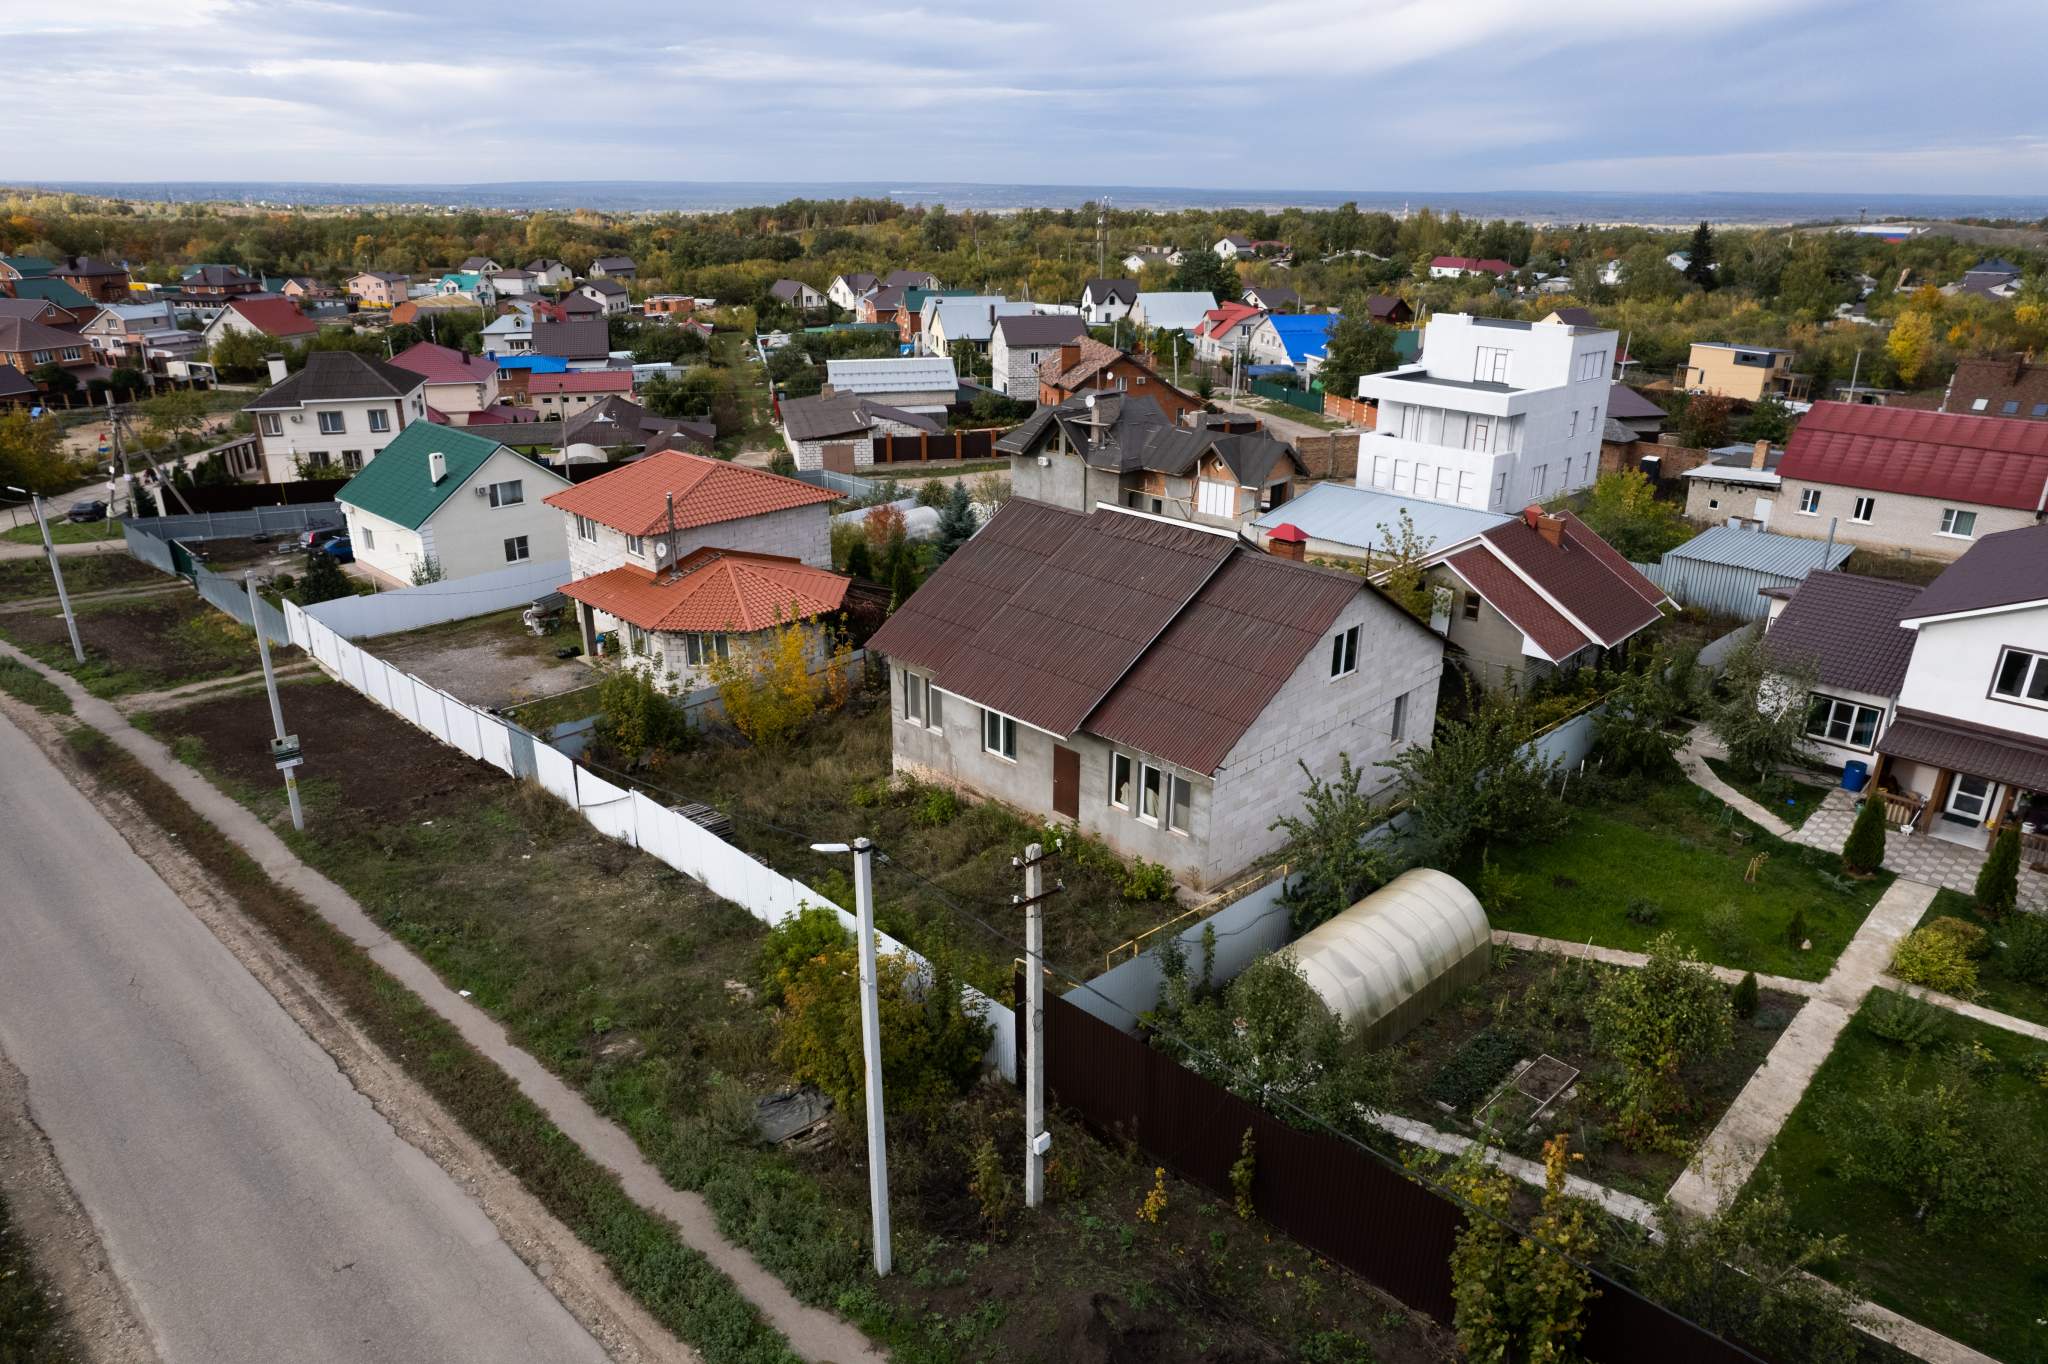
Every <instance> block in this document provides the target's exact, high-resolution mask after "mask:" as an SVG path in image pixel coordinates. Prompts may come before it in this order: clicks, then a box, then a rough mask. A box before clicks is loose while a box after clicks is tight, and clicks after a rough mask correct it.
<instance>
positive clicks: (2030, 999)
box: [1920, 890, 2048, 1026]
mask: <svg viewBox="0 0 2048 1364" xmlns="http://www.w3.org/2000/svg"><path fill="white" fill-rule="evenodd" d="M1975 906H1976V902H1975V901H1973V900H1972V899H1971V898H1970V897H1969V896H1967V895H1964V894H1963V893H1961V892H1960V891H1954V890H1942V891H1937V892H1936V893H1935V896H1934V903H1933V904H1931V905H1929V906H1927V913H1926V914H1924V915H1922V916H1921V919H1920V922H1921V923H1923V924H1926V923H1931V922H1933V921H1934V920H1935V919H1938V918H1940V917H1941V916H1942V915H1944V914H1946V915H1951V916H1953V917H1955V918H1958V919H1961V920H1963V921H1964V922H1965V923H1972V924H1976V925H1978V926H1979V927H1980V928H1982V929H1984V931H1985V932H1986V933H1987V934H1989V935H1990V938H1991V943H1992V947H1991V950H1990V952H1988V953H1986V954H1985V956H1984V958H1983V960H1981V961H1979V962H1978V963H1977V993H1976V994H1975V995H1974V996H1972V1002H1973V1003H1977V1004H1982V1005H1983V1006H1984V1007H1985V1008H1987V1009H1996V1010H1998V1011H1999V1012H2000V1013H2002V1014H2011V1015H2012V1016H2013V1017H2014V1018H2024V1019H2026V1020H2027V1021H2028V1022H2030V1023H2040V1024H2042V1025H2044V1026H2048V985H2036V984H2033V983H2032V982H2030V981H2024V980H2016V979H2014V978H2013V977H2012V976H2009V975H2007V974H2006V973H2005V972H2004V971H2003V970H2002V969H2001V959H2002V957H2003V953H2002V952H2001V950H2000V949H1999V947H1998V940H1999V930H1998V925H1996V924H1987V923H1985V922H1984V921H1983V920H1982V919H1980V918H1978V917H1977V910H1976V907H1975Z"/></svg>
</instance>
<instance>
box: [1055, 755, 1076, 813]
mask: <svg viewBox="0 0 2048 1364" xmlns="http://www.w3.org/2000/svg"><path fill="white" fill-rule="evenodd" d="M1052 810H1053V813H1054V814H1056V815H1065V816H1066V817H1067V818H1068V819H1079V818H1080V817H1081V755H1080V754H1078V753H1076V752H1075V751H1074V750H1073V749H1071V748H1061V747H1060V746H1059V745H1058V744H1054V745H1053V750H1052Z"/></svg>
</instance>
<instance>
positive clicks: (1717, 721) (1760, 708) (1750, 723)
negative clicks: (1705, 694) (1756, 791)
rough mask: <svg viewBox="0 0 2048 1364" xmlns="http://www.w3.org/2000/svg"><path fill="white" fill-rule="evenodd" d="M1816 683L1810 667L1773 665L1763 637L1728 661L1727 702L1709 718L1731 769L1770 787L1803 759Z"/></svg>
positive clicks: (1748, 641)
mask: <svg viewBox="0 0 2048 1364" xmlns="http://www.w3.org/2000/svg"><path fill="white" fill-rule="evenodd" d="M1813 681H1814V669H1813V665H1812V663H1811V661H1793V660H1782V661H1781V660H1777V659H1773V658H1772V657H1771V655H1770V653H1769V651H1768V650H1767V648H1766V647H1765V644H1764V638H1763V635H1762V634H1761V633H1756V634H1752V635H1751V636H1750V637H1749V638H1748V639H1746V640H1744V641H1743V643H1742V645H1741V647H1739V648H1737V649H1736V650H1735V651H1734V652H1733V653H1731V654H1730V655H1729V656H1728V663H1727V666H1726V667H1725V668H1723V669H1722V672H1721V683H1722V687H1723V689H1724V692H1723V699H1722V701H1721V703H1720V704H1719V705H1717V706H1715V707H1713V709H1712V710H1711V711H1710V712H1709V713H1708V716H1707V725H1708V727H1709V728H1710V729H1712V730H1713V732H1714V737H1715V738H1717V739H1719V740H1720V741H1721V744H1722V746H1723V747H1724V748H1726V749H1727V750H1728V761H1729V763H1730V764H1732V765H1733V766H1734V767H1736V768H1738V769H1740V770H1741V771H1744V772H1747V773H1750V774H1751V775H1753V776H1754V777H1755V778H1756V780H1757V781H1758V782H1767V781H1770V780H1771V779H1773V778H1774V777H1775V776H1776V775H1777V772H1778V769H1779V768H1780V767H1783V766H1785V765H1786V764H1788V763H1794V762H1797V761H1799V760H1800V759H1801V758H1803V757H1804V756H1805V755H1806V751H1807V741H1806V714H1807V710H1808V709H1809V700H1810V698H1811V696H1812V694H1813Z"/></svg>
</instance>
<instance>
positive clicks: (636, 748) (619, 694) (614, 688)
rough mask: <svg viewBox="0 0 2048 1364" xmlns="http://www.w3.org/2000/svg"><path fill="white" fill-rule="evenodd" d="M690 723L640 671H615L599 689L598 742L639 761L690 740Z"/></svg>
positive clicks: (627, 669) (634, 669)
mask: <svg viewBox="0 0 2048 1364" xmlns="http://www.w3.org/2000/svg"><path fill="white" fill-rule="evenodd" d="M689 734H690V722H689V719H688V717H687V716H685V715H684V714H683V711H682V709H681V708H680V707H678V706H676V705H674V704H673V703H671V702H670V701H669V699H668V698H667V697H666V696H664V695H662V693H661V689H660V688H659V687H657V686H655V684H654V679H653V678H651V677H649V676H648V675H647V673H646V671H645V670H644V669H641V668H614V669H613V670H612V671H611V672H610V673H609V674H608V675H607V676H606V677H605V679H604V681H603V682H602V683H600V684H599V686H598V689H597V739H598V742H599V743H601V744H603V745H604V746H605V747H606V748H609V749H611V750H612V751H613V752H615V753H619V754H622V755H623V756H625V757H626V758H627V759H629V760H635V761H637V760H638V759H639V758H641V757H642V756H644V755H646V754H648V753H650V752H651V753H672V752H675V751H676V750H678V749H680V748H681V747H682V746H683V745H684V743H685V742H686V741H687V740H688V738H689Z"/></svg>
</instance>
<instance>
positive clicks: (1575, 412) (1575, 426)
mask: <svg viewBox="0 0 2048 1364" xmlns="http://www.w3.org/2000/svg"><path fill="white" fill-rule="evenodd" d="M1565 434H1566V435H1568V436H1576V435H1578V434H1579V409H1577V408H1576V407H1575V408H1573V409H1572V428H1571V430H1569V431H1567V432H1565Z"/></svg>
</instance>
